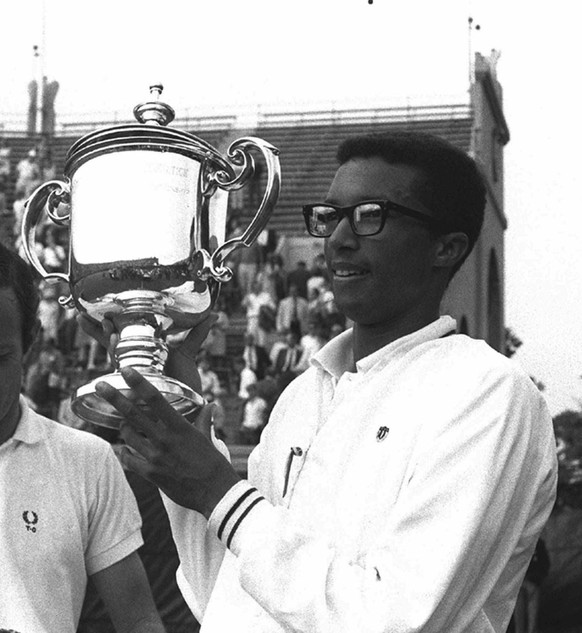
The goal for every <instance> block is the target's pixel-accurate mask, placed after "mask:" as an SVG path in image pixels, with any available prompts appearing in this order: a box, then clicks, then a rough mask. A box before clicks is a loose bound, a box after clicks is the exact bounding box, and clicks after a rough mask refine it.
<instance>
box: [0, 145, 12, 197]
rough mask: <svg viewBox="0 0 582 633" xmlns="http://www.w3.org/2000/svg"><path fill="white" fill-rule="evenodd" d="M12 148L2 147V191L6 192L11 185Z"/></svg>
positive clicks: (0, 175) (0, 186)
mask: <svg viewBox="0 0 582 633" xmlns="http://www.w3.org/2000/svg"><path fill="white" fill-rule="evenodd" d="M11 153H12V150H11V149H10V147H0V191H1V192H5V191H6V190H7V189H8V186H9V184H10V178H11V176H12V163H11V160H10V154H11Z"/></svg>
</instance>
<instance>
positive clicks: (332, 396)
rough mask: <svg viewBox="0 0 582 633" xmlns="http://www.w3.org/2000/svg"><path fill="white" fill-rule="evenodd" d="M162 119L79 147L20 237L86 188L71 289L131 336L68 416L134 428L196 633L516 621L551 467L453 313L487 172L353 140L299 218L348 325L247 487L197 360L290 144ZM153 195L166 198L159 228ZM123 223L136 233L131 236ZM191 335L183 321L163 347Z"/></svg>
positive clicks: (454, 626)
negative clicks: (208, 400)
mask: <svg viewBox="0 0 582 633" xmlns="http://www.w3.org/2000/svg"><path fill="white" fill-rule="evenodd" d="M154 88H155V87H154ZM158 96H159V91H158ZM168 108H169V106H166V105H165V104H161V103H156V102H155V101H154V102H151V103H150V104H145V105H144V104H142V106H138V108H136V110H137V114H136V116H138V115H139V116H138V118H139V117H141V119H143V120H141V119H140V122H141V123H142V125H141V126H127V127H122V128H113V129H112V130H107V131H105V132H103V133H98V134H97V135H89V136H88V137H86V138H85V139H81V141H79V142H78V144H77V145H76V146H73V148H72V149H71V152H70V158H69V161H68V163H67V167H66V169H65V171H66V172H68V174H69V176H70V178H71V180H72V185H71V187H70V191H69V186H68V184H67V183H58V182H54V183H53V184H50V183H49V184H47V187H46V188H45V189H42V188H41V190H40V191H39V192H37V193H36V194H33V197H32V199H31V201H30V203H29V210H28V213H29V217H28V220H27V219H26V218H25V225H26V226H27V227H28V229H27V228H25V229H24V238H25V239H24V242H25V243H26V235H28V236H29V237H28V239H29V240H30V234H31V232H32V229H33V227H34V224H35V221H36V219H37V217H38V214H39V212H40V211H39V210H40V207H41V206H43V205H45V204H46V206H47V207H48V208H49V210H50V209H51V208H53V212H52V213H53V216H55V217H56V218H57V219H58V217H59V216H58V214H57V212H56V209H57V207H58V203H59V202H61V201H66V199H68V196H70V201H71V205H72V211H71V222H72V233H71V251H72V255H71V272H70V278H69V277H67V281H68V282H69V284H70V286H71V298H69V299H70V301H71V302H74V303H75V305H76V306H77V307H78V308H79V309H80V310H81V311H82V312H83V313H84V314H86V316H85V317H84V318H83V323H84V327H85V328H86V329H87V330H88V331H89V332H90V333H91V334H92V335H93V336H95V337H100V338H101V340H103V341H104V342H105V343H108V342H109V339H110V337H111V334H112V333H113V332H115V331H117V332H119V337H117V336H115V337H113V342H114V345H113V347H114V348H115V349H114V357H115V359H116V361H117V365H118V367H119V371H116V372H115V373H114V374H111V375H110V376H106V377H104V379H102V380H98V381H96V382H95V383H93V384H91V385H89V386H87V388H86V389H83V390H80V393H78V394H77V405H76V407H77V408H76V410H77V412H78V413H79V414H80V415H82V416H83V417H86V418H87V419H93V421H96V422H98V423H101V424H106V425H118V426H119V428H120V433H121V437H122V438H123V439H124V441H125V442H126V447H125V448H124V449H123V450H122V461H123V463H124V465H125V466H126V467H128V468H130V469H132V470H134V471H136V472H137V473H139V474H141V475H142V476H144V477H145V478H147V479H149V480H150V481H152V482H153V483H154V484H156V485H157V486H158V487H159V488H160V490H161V491H162V492H163V499H164V503H165V505H166V509H167V512H168V516H169V518H170V523H171V527H172V532H173V536H174V540H175V542H176V546H177V549H178V554H179V556H180V562H181V565H180V568H179V571H178V583H179V586H180V589H181V591H182V593H183V595H184V597H185V599H186V602H187V603H188V605H189V606H190V608H191V609H192V611H193V613H194V615H195V616H196V617H197V618H198V620H199V621H200V622H201V624H202V631H203V632H205V633H224V631H230V630H236V631H241V632H242V631H245V632H248V633H257V632H262V633H266V632H276V631H287V630H289V631H298V632H299V631H301V632H305V633H307V632H313V631H317V632H318V633H323V632H326V633H327V632H329V633H337V632H338V631H345V632H348V631H349V632H354V631H366V632H369V633H380V632H390V633H394V632H397V631H407V632H410V631H423V632H424V633H428V632H430V631H434V632H438V633H441V632H443V631H447V633H461V632H463V633H468V632H471V633H473V632H475V633H476V632H479V633H481V632H485V631H496V632H501V631H504V630H505V628H506V627H507V624H508V622H509V619H510V616H511V613H512V610H513V606H514V603H515V600H516V596H517V592H518V590H519V586H520V584H521V580H522V578H523V576H524V574H525V570H526V568H527V566H528V563H529V560H530V558H531V555H532V553H533V551H534V547H535V544H536V541H537V538H538V535H539V533H540V531H541V529H542V527H543V525H544V523H545V521H546V519H547V517H548V515H549V512H550V510H551V507H552V504H553V501H554V497H555V485H556V458H555V444H554V439H553V433H552V427H551V419H550V417H549V414H548V412H547V410H546V408H545V405H544V403H543V399H542V397H541V395H540V394H539V392H538V391H537V390H536V388H535V387H534V385H533V383H532V381H531V380H530V379H529V377H528V376H527V375H526V374H525V373H523V372H521V371H520V370H519V369H517V368H516V367H515V366H514V365H513V364H511V363H510V362H509V361H508V360H507V359H506V358H505V357H503V356H501V355H500V354H498V353H497V352H495V351H493V350H492V349H490V348H489V347H488V346H487V345H486V344H485V343H484V342H482V341H476V340H472V339H470V338H468V337H466V336H462V335H457V334H455V331H456V323H455V321H454V320H453V319H452V318H450V317H448V316H439V307H440V303H441V299H442V297H443V294H444V292H445V289H446V287H447V285H448V283H449V281H450V279H451V277H452V276H453V275H454V274H455V272H456V271H457V270H458V268H459V267H460V266H461V265H462V263H463V261H464V260H465V258H466V257H467V256H468V254H469V253H470V251H471V249H472V247H473V245H474V243H475V241H476V240H477V238H478V235H479V232H480V229H481V224H482V221H483V212H484V208H485V195H486V193H485V185H484V183H483V180H482V178H481V176H480V174H479V172H478V169H477V167H476V165H475V163H474V162H473V161H472V160H471V159H470V158H469V157H468V156H467V155H466V154H464V153H463V152H461V151H459V150H457V149H456V148H454V147H453V146H451V145H449V144H448V143H446V142H445V141H442V140H440V139H437V138H434V137H430V136H427V135H419V134H412V133H411V134H406V133H400V134H386V135H383V136H379V137H359V138H355V139H349V140H348V141H346V142H345V143H344V144H343V145H342V146H341V147H340V149H339V152H338V160H339V168H338V170H337V173H336V175H335V178H334V180H333V182H332V184H331V187H330V189H329V193H328V195H327V197H326V200H325V201H323V202H317V203H315V204H309V205H306V206H305V207H304V210H303V213H304V217H305V222H306V226H307V230H308V231H309V233H310V234H311V235H313V236H314V237H316V238H323V239H324V240H325V241H324V246H325V255H326V263H327V267H328V270H329V272H330V276H331V279H332V285H333V291H334V295H335V301H336V304H337V306H338V308H339V309H340V310H341V311H342V312H343V313H344V314H345V316H346V317H348V318H349V319H350V320H351V321H353V322H354V327H353V328H352V329H350V330H348V331H346V332H344V333H342V334H340V335H339V336H337V337H335V338H334V339H332V340H331V341H330V342H329V343H328V344H327V345H326V346H325V347H323V349H321V350H320V351H319V352H318V353H317V354H316V355H315V356H314V358H313V359H312V361H311V366H310V368H309V369H308V370H307V371H305V372H304V373H303V374H301V375H300V376H299V377H298V378H297V379H296V380H294V381H293V382H292V383H291V384H290V385H289V386H288V387H287V389H286V390H285V391H284V393H283V394H282V395H281V397H280V398H279V400H278V402H277V403H276V405H275V407H274V409H273V411H272V414H271V417H270V420H269V423H268V425H267V427H266V428H265V430H264V432H263V434H262V436H261V441H260V443H259V445H258V446H257V447H256V448H255V449H254V451H253V453H252V454H251V456H250V458H249V464H248V473H249V474H248V480H243V479H241V477H240V476H239V475H238V474H237V473H236V472H235V470H234V469H233V467H232V466H231V465H230V463H229V459H228V451H227V449H226V446H225V445H224V444H223V443H222V442H220V441H218V440H217V439H216V438H215V437H214V435H213V433H212V430H211V418H212V408H211V405H204V404H203V402H202V400H201V398H200V397H199V396H197V395H196V391H197V388H198V387H197V376H196V366H195V361H194V358H195V356H196V352H197V351H198V349H199V347H200V344H201V342H202V340H203V339H204V337H205V335H206V333H207V332H208V330H209V328H210V323H211V318H207V315H208V313H209V311H210V307H211V303H212V297H213V295H214V290H215V289H216V284H215V282H217V283H218V284H220V283H222V282H224V281H227V280H228V276H229V271H228V270H227V269H226V268H225V267H224V266H223V261H224V258H225V257H226V255H227V254H228V253H229V252H230V251H231V250H232V249H233V248H235V247H239V246H242V247H245V246H248V244H249V243H250V242H252V241H253V240H254V239H256V237H257V236H258V232H260V230H261V229H262V228H264V225H265V222H266V218H267V217H268V214H269V213H270V211H271V210H272V208H273V206H274V204H275V201H276V198H277V192H278V164H277V161H276V150H274V148H272V147H271V146H269V145H268V144H265V143H263V142H259V141H257V139H242V140H241V141H238V142H235V144H234V147H232V146H231V150H229V153H228V157H227V158H226V159H225V158H224V157H222V156H221V155H219V154H218V153H216V152H215V151H214V150H213V148H211V147H210V146H208V145H207V144H204V143H203V142H202V141H200V139H196V138H195V137H189V136H188V137H187V135H184V134H181V133H176V132H174V131H172V130H169V129H167V128H165V127H163V126H164V125H165V124H166V123H167V122H168V119H169V110H168ZM156 125H157V126H158V127H156ZM251 147H253V148H254V149H259V150H260V151H261V152H262V155H263V158H264V159H265V162H266V163H267V171H268V173H269V177H268V178H267V187H266V192H265V196H264V198H263V202H262V203H261V207H260V209H259V211H258V212H257V213H256V214H255V216H254V218H253V220H252V221H251V224H250V225H249V227H248V228H247V231H246V232H245V233H244V234H243V236H242V238H240V239H239V238H237V239H238V241H237V243H236V244H232V243H230V242H229V241H226V242H224V243H223V240H221V239H220V234H221V229H220V227H218V226H217V225H218V224H220V225H223V224H225V221H224V214H223V212H222V211H220V209H219V207H221V203H220V201H218V202H217V201H215V200H214V198H213V195H214V194H215V193H216V192H218V191H220V190H222V191H228V190H229V189H233V188H236V187H237V186H242V184H244V182H245V181H246V179H247V178H248V177H249V175H250V173H251V172H252V170H253V166H252V163H251V162H250V160H249V159H248V155H247V152H248V149H250V148H251ZM142 154H143V155H142ZM183 157H185V158H186V159H187V160H183V159H182V158H183ZM168 161H169V162H168ZM192 161H193V162H195V163H196V165H193V163H192ZM120 169H122V170H123V171H125V172H128V173H130V175H131V178H129V181H130V182H131V183H132V185H133V191H134V192H135V190H136V189H140V188H145V189H147V193H146V194H143V193H140V194H139V202H140V204H139V205H137V206H138V208H139V213H140V214H141V215H140V218H139V219H136V220H135V221H131V220H128V218H129V217H130V216H131V214H132V212H133V210H132V209H133V207H134V206H135V205H133V198H132V196H133V195H134V194H132V195H129V194H127V192H126V191H125V190H124V189H123V188H124V187H125V186H127V182H128V178H125V179H124V181H123V184H120V185H119V186H118V187H117V188H116V187H115V186H113V187H112V182H111V181H112V180H113V184H114V185H115V174H116V173H118V172H119V171H120ZM144 169H145V171H146V172H147V174H148V175H149V176H152V175H153V174H155V178H154V180H155V183H154V185H151V182H150V179H149V176H148V177H146V178H145V179H142V180H140V178H141V176H140V173H141V171H140V170H144ZM193 172H195V176H196V179H197V181H198V189H197V190H196V191H194V190H192V187H191V186H190V185H189V184H188V182H190V181H191V180H192V179H191V174H192V173H193ZM105 175H106V176H107V182H108V184H109V187H108V192H109V193H111V192H112V191H113V195H109V196H108V201H111V200H113V202H114V203H115V202H116V201H117V200H122V199H123V200H124V202H123V204H121V205H120V206H118V207H116V208H117V211H115V213H114V212H113V211H109V213H110V216H108V217H110V219H111V222H113V224H110V225H108V226H116V227H118V226H119V235H116V236H115V238H114V239H113V242H114V243H113V244H107V247H106V249H105V250H106V251H107V252H105V253H104V252H103V248H105V247H103V248H102V249H101V250H100V251H99V249H98V248H96V247H95V245H94V244H93V243H92V242H91V236H92V234H93V232H94V230H96V228H97V227H98V226H99V224H100V223H102V218H100V215H99V213H100V212H101V210H102V209H101V207H99V208H96V207H95V205H96V204H97V203H95V202H94V198H95V191H96V189H98V184H99V182H100V181H102V180H104V176H105ZM187 181H188V182H187ZM174 194H176V195H174ZM136 195H137V194H136ZM160 196H166V197H165V199H163V200H162V199H160ZM51 197H52V198H51ZM150 198H156V207H155V208H165V209H167V210H168V212H167V214H165V215H164V217H163V218H162V219H161V220H160V219H159V218H155V217H153V216H154V215H155V214H153V213H152V214H151V215H152V217H151V218H149V216H148V213H150V212H149V211H148V204H149V200H150ZM98 202H101V201H98ZM160 205H161V206H160ZM92 206H93V209H92V210H91V207H92ZM114 206H115V205H114ZM144 208H145V211H144ZM191 210H192V213H190V211H191ZM89 211H91V212H90V213H89ZM188 214H190V215H188ZM114 215H115V217H114ZM184 215H185V216H188V217H189V218H190V219H186V220H184V217H183V216H184ZM76 218H77V219H76ZM115 218H119V221H117V222H116V221H115ZM150 219H151V220H156V219H157V220H158V221H157V222H151V223H150V225H151V226H153V227H155V228H154V229H152V230H149V231H148V230H147V226H146V225H147V224H148V221H149V220H150ZM142 220H143V225H142V224H141V223H140V222H142ZM184 222H185V223H186V224H184ZM135 223H140V226H139V228H138V229H135V227H134V224H135ZM181 223H182V224H181ZM87 226H91V227H93V228H92V230H87ZM184 226H190V230H189V231H188V230H186V231H185V230H184ZM124 227H127V228H128V231H129V230H130V229H131V231H132V232H135V231H137V232H138V233H139V236H140V239H136V240H132V243H131V247H129V246H128V245H127V240H125V241H124V230H125V229H124ZM188 234H189V235H190V238H191V240H192V243H191V245H190V246H189V245H188V244H187V243H186V242H185V241H184V239H183V238H184V235H186V236H187V235H188ZM222 235H224V230H223V229H222ZM216 236H218V238H217V237H216ZM142 242H143V243H142ZM174 242H175V243H176V245H177V246H176V248H175V249H174V250H176V251H179V252H176V253H173V252H172V244H173V243H174ZM145 243H147V248H146V247H145V246H144V244H145ZM29 250H30V251H32V249H30V248H29ZM129 251H131V253H130V252H129ZM211 251H214V253H213V254H212V255H211V254H210V253H211ZM124 253H125V254H124ZM32 259H33V263H34V256H33V255H32ZM36 264H38V262H37V263H36ZM36 264H35V265H36ZM37 268H38V265H37ZM41 272H42V271H41ZM45 275H46V271H45ZM193 297H194V299H196V301H197V302H198V308H196V307H194V305H193V299H192V298H193ZM196 301H194V303H196ZM177 329H178V330H179V329H182V330H189V334H188V335H187V336H186V338H185V340H184V341H183V343H182V344H181V345H178V346H177V347H175V348H172V347H169V346H168V344H167V343H166V342H165V335H167V334H170V333H172V332H173V331H175V330H177ZM166 359H167V363H166ZM161 368H163V369H164V372H165V375H164V374H162V372H161ZM73 406H74V407H75V403H74V405H73ZM185 416H186V417H185ZM187 418H188V419H187Z"/></svg>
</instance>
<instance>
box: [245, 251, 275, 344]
mask: <svg viewBox="0 0 582 633" xmlns="http://www.w3.org/2000/svg"><path fill="white" fill-rule="evenodd" d="M241 250H244V249H241ZM242 305H243V307H244V308H246V317H247V330H246V331H247V334H252V335H253V337H254V339H255V341H256V342H257V344H258V345H263V346H264V345H265V342H266V339H267V333H268V331H269V329H270V327H271V325H272V328H273V329H275V315H276V306H275V304H274V302H273V300H272V299H271V297H270V295H269V293H267V292H265V291H264V290H262V289H261V286H260V284H259V283H258V282H257V281H256V280H254V281H253V283H252V284H251V290H250V292H249V293H248V294H247V295H245V297H244V298H243V300H242ZM267 319H269V321H267ZM271 321H272V324H271Z"/></svg>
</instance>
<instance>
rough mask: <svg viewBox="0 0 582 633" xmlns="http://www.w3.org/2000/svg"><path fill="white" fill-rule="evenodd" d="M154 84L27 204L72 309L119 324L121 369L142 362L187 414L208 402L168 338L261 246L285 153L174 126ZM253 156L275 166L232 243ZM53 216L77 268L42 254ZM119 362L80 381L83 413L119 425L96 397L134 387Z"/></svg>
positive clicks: (31, 236) (77, 407)
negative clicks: (246, 253)
mask: <svg viewBox="0 0 582 633" xmlns="http://www.w3.org/2000/svg"><path fill="white" fill-rule="evenodd" d="M150 91H151V94H152V99H151V100H150V101H148V102H146V103H142V104H140V105H138V106H136V108H135V109H134V114H135V116H136V118H137V119H138V121H139V123H137V124H132V125H120V126H114V127H111V128H106V129H103V130H97V131H96V132H92V133H90V134H87V135H85V136H84V137H82V138H81V139H79V140H78V141H77V142H76V143H74V144H73V145H72V146H71V148H70V149H69V152H68V154H67V159H66V163H65V169H64V174H65V180H64V181H59V180H52V181H49V182H46V183H44V184H43V185H41V186H40V187H39V188H38V189H37V190H36V191H34V192H33V194H32V195H31V196H30V198H29V199H28V200H27V203H26V210H25V213H24V217H23V223H22V243H23V247H24V250H25V252H26V255H27V257H28V258H29V260H30V261H31V263H32V264H33V266H34V267H35V268H36V269H37V271H38V272H39V273H40V274H41V276H42V277H43V278H44V279H46V280H49V281H50V280H59V281H65V282H66V283H67V284H68V286H69V289H70V296H68V297H62V298H61V299H59V301H60V303H61V304H62V305H64V306H68V307H72V306H75V307H76V308H77V309H78V310H80V311H81V312H85V313H86V314H88V315H89V316H90V317H92V318H93V319H94V320H96V321H102V320H103V319H104V318H105V317H107V318H110V319H112V320H113V321H114V323H115V325H116V327H117V329H118V331H119V333H120V337H119V343H118V344H117V346H116V349H115V359H116V363H117V365H118V370H119V369H121V368H123V367H125V366H133V367H135V368H136V369H138V370H139V371H140V372H141V373H142V374H143V375H144V376H146V378H147V379H148V380H149V381H150V382H152V383H153V384H154V385H155V386H156V387H157V388H158V389H159V390H160V391H161V392H162V393H163V394H164V396H165V397H166V399H167V400H168V401H169V402H170V403H171V404H172V406H174V408H176V409H177V410H178V411H180V412H181V413H183V414H188V413H190V412H192V411H193V410H195V409H196V408H197V407H198V406H200V404H201V403H202V402H203V400H202V398H201V396H200V395H198V394H196V393H195V392H194V391H193V390H192V389H190V388H189V387H188V386H186V385H184V384H183V383H181V382H179V381H177V380H174V379H172V378H170V377H168V376H166V375H165V374H164V371H163V370H164V363H165V361H166V358H167V353H168V348H167V343H166V337H167V335H168V333H169V332H172V331H176V330H186V329H189V328H191V327H193V326H194V325H196V324H197V323H198V322H200V320H201V319H203V318H204V316H205V315H206V314H207V313H208V312H209V311H210V310H211V308H212V306H213V304H214V301H215V299H216V297H217V295H218V290H219V287H220V284H221V283H223V282H226V281H228V280H229V279H230V277H231V275H232V273H231V271H230V270H229V269H228V267H226V266H225V265H224V261H225V259H226V257H227V256H228V255H229V254H230V253H232V251H233V250H235V249H237V248H241V247H248V246H250V245H251V244H252V243H253V242H254V240H255V239H256V238H257V237H258V235H259V233H260V232H261V231H262V230H263V228H264V227H265V225H266V223H267V221H268V219H269V217H270V214H271V212H272V211H273V208H274V206H275V204H276V202H277V199H278V195H279V188H280V167H279V159H278V154H279V152H278V150H277V149H276V148H274V147H273V146H272V145H270V144H269V143H267V142H265V141H263V140H261V139H258V138H254V137H246V138H241V139H239V140H237V141H235V142H234V143H232V144H231V145H230V147H229V149H228V152H227V155H226V156H223V155H222V154H220V153H219V152H218V151H217V150H216V149H214V148H213V147H212V146H211V145H209V144H208V143H206V142H205V141H203V140H202V139H200V138H198V137H196V136H194V135H192V134H188V133H186V132H182V131H179V130H174V129H172V128H169V127H167V124H168V123H169V122H170V121H171V120H172V119H173V118H174V112H173V110H172V108H170V106H168V105H167V104H165V103H163V102H162V101H160V100H159V97H160V94H161V91H162V86H160V85H156V86H152V87H151V88H150ZM254 152H258V153H260V155H261V156H262V158H263V160H264V161H265V164H266V167H267V183H266V187H265V192H264V195H263V198H262V201H261V203H260V205H259V208H258V209H257V211H256V212H255V214H254V217H253V218H252V220H251V221H250V223H249V225H248V226H247V228H246V230H245V231H244V232H243V234H242V235H240V236H237V237H236V238H233V239H230V240H225V237H226V220H227V206H228V192H229V191H231V190H233V189H238V188H240V187H243V186H245V184H246V183H248V182H249V181H250V179H251V178H252V176H253V174H254V164H255V163H254V158H253V153H254ZM63 207H68V211H67V212H66V213H62V209H63ZM44 212H46V213H47V214H48V216H49V217H50V218H51V219H52V220H53V221H54V222H56V223H58V224H70V249H69V252H70V257H69V273H68V274H65V273H56V272H50V273H49V272H47V271H46V270H45V269H44V267H43V265H42V263H41V262H40V260H39V258H38V256H37V254H36V249H35V233H36V228H37V225H38V223H39V220H40V217H41V214H43V213H44ZM118 370H117V371H115V372H113V373H111V374H108V375H107V376H102V377H99V378H98V379H97V380H94V381H93V382H91V383H89V384H87V385H84V386H82V387H80V388H79V389H78V390H77V392H76V393H75V395H74V397H73V400H72V408H73V411H74V412H75V413H76V414H77V415H79V416H80V417H82V418H84V419H85V420H88V421H90V422H93V423H96V424H100V425H103V426H109V427H112V428H116V427H117V426H118V425H119V420H120V417H119V414H118V413H117V412H116V410H115V409H113V408H112V407H111V406H110V405H109V404H108V403H107V402H106V401H105V400H103V399H102V398H100V397H99V396H98V395H97V394H96V393H95V384H96V382H98V381H100V380H105V381H107V382H109V383H110V384H111V385H113V386H115V387H117V388H118V389H120V390H122V391H124V392H125V393H126V394H130V392H129V391H128V389H127V386H126V384H125V381H124V380H123V378H122V377H121V374H120V373H119V371H118Z"/></svg>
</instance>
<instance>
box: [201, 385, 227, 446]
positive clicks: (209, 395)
mask: <svg viewBox="0 0 582 633" xmlns="http://www.w3.org/2000/svg"><path fill="white" fill-rule="evenodd" d="M202 397H203V398H204V400H206V402H207V403H208V404H211V403H212V405H213V409H212V425H213V426H214V433H215V434H216V437H217V438H218V439H219V440H226V439H227V432H226V412H225V410H224V405H223V404H222V398H221V397H220V394H217V393H214V391H212V389H207V390H206V391H203V392H202Z"/></svg>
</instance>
